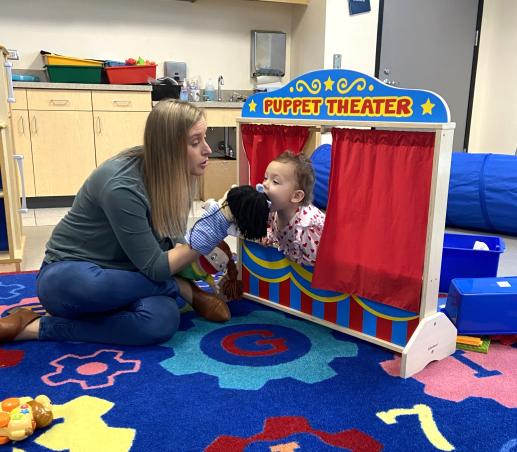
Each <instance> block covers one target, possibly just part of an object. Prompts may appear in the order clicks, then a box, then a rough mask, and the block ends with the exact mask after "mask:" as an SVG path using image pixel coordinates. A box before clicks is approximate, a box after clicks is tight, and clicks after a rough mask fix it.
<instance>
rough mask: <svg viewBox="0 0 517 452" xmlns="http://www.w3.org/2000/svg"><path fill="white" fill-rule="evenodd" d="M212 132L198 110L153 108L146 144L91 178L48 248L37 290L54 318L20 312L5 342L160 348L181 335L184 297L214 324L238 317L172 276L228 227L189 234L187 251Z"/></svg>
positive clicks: (1, 324) (4, 331)
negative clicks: (191, 216) (208, 134)
mask: <svg viewBox="0 0 517 452" xmlns="http://www.w3.org/2000/svg"><path fill="white" fill-rule="evenodd" d="M206 129H207V125H206V121H205V117H204V113H203V112H202V110H200V109H198V108H196V107H194V106H193V105H191V104H188V103H183V102H176V101H173V100H165V101H162V102H160V103H159V104H157V105H156V106H155V107H154V108H153V110H152V111H151V113H150V114H149V117H148V119H147V123H146V126H145V133H144V144H143V146H139V147H135V148H132V149H129V150H126V151H123V152H121V153H120V154H118V155H117V156H116V157H114V158H112V159H110V160H108V161H107V162H105V163H104V164H102V165H101V166H100V167H98V168H97V169H96V170H95V171H94V172H93V173H92V174H91V175H90V177H89V178H88V179H87V180H86V182H85V183H84V185H83V186H82V187H81V189H80V190H79V193H78V194H77V196H76V198H75V200H74V203H73V206H72V208H71V209H70V211H69V213H68V214H67V215H66V216H65V217H64V218H63V219H62V220H61V222H60V223H59V224H58V225H57V226H56V228H55V229H54V231H53V233H52V236H51V237H50V240H49V242H48V243H47V247H46V252H45V258H44V261H43V265H42V267H41V270H40V272H39V274H38V279H37V291H38V296H39V299H40V302H41V304H42V305H43V306H44V307H45V309H46V310H47V312H48V313H49V314H50V316H44V317H40V316H39V315H37V314H36V313H34V312H32V311H29V310H26V309H20V310H18V311H16V312H15V313H13V314H11V315H10V316H8V317H5V318H3V319H0V343H1V342H6V341H9V340H27V339H41V340H54V341H61V340H65V341H83V342H103V343H112V344H122V345H148V344H155V343H160V342H163V341H166V340H167V339H169V338H170V337H171V336H172V335H173V334H174V333H175V331H176V330H177V328H178V325H179V310H178V306H177V304H176V299H177V298H178V297H179V296H181V297H182V298H184V299H185V300H187V301H189V302H191V304H192V306H193V308H194V310H195V311H196V312H197V313H198V314H199V315H201V316H203V317H205V318H207V319H208V320H212V321H219V322H222V321H226V320H228V319H229V318H230V311H229V309H228V307H227V305H226V303H224V301H223V300H222V299H220V298H218V297H217V296H215V295H213V294H209V293H206V292H203V291H202V290H201V289H199V288H198V287H197V286H196V285H195V284H194V283H190V282H187V281H186V280H184V279H182V278H179V277H175V276H172V275H174V274H175V273H177V272H178V271H179V270H181V269H182V268H183V267H185V266H186V265H187V264H189V263H191V262H192V261H193V260H195V259H196V258H198V257H199V256H200V254H204V253H205V252H206V250H207V249H212V248H214V247H215V246H216V245H217V244H218V243H219V242H220V241H221V240H223V239H224V237H225V236H226V230H227V227H228V226H229V222H228V221H227V219H226V218H225V217H223V216H222V213H220V212H218V213H217V214H216V216H215V217H214V218H215V219H216V220H217V221H218V226H219V227H218V228H216V229H215V230H214V231H212V233H211V234H210V235H209V237H204V236H203V237H201V238H198V237H196V236H195V234H194V233H193V232H191V234H190V237H189V239H190V240H189V243H190V246H188V245H186V244H185V239H184V236H185V232H186V228H187V219H188V214H189V211H190V208H191V206H192V201H193V189H194V186H195V180H196V177H197V176H202V175H203V173H204V172H205V169H206V167H207V164H208V156H209V155H210V154H211V152H212V151H211V149H210V147H209V146H208V144H207V142H206V140H205V138H206V137H205V135H206ZM217 215H219V217H217ZM198 242H200V243H202V245H200V246H198V247H196V246H195V244H196V243H198Z"/></svg>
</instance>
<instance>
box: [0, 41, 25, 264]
mask: <svg viewBox="0 0 517 452" xmlns="http://www.w3.org/2000/svg"><path fill="white" fill-rule="evenodd" d="M6 56H7V50H6V49H5V48H4V47H3V46H2V45H1V44H0V184H1V185H0V264H15V266H16V270H20V263H21V260H22V256H23V246H24V237H23V235H22V221H21V216H20V197H19V194H18V183H17V180H16V177H17V175H16V174H17V171H18V170H17V168H16V163H15V161H14V158H13V155H14V143H13V133H12V131H13V123H12V117H11V108H10V105H9V103H8V102H9V100H8V99H10V98H12V97H13V96H12V92H11V88H12V84H11V83H12V82H11V77H10V74H9V73H8V72H7V70H6V66H5V64H6Z"/></svg>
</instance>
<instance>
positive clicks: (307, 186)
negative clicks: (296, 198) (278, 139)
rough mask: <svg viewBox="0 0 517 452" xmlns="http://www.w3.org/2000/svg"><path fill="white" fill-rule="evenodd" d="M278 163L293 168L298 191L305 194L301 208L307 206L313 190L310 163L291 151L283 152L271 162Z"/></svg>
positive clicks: (301, 155) (312, 171)
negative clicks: (286, 164) (288, 164)
mask: <svg viewBox="0 0 517 452" xmlns="http://www.w3.org/2000/svg"><path fill="white" fill-rule="evenodd" d="M273 161H274V162H279V163H290V164H291V165H293V168H294V177H295V178H296V183H297V185H298V187H297V188H298V189H299V190H302V191H303V192H304V194H305V196H304V197H303V200H302V205H303V206H308V205H309V204H310V203H311V202H312V191H313V190H314V169H313V168H312V163H311V161H310V160H309V159H308V158H307V157H306V156H305V155H304V154H303V152H300V153H299V154H295V153H294V152H292V151H289V150H288V151H284V152H282V153H281V154H280V155H279V156H278V157H277V158H275V159H274V160H273Z"/></svg>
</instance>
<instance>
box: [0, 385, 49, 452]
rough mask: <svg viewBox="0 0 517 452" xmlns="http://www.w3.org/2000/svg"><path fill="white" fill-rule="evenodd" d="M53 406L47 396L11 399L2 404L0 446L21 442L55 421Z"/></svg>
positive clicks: (0, 409)
mask: <svg viewBox="0 0 517 452" xmlns="http://www.w3.org/2000/svg"><path fill="white" fill-rule="evenodd" d="M53 419H54V417H53V415H52V404H51V403H50V399H49V398H48V397H47V396H45V395H39V396H38V397H36V398H35V399H32V398H31V397H10V398H8V399H5V400H2V402H1V403H0V445H2V444H6V443H8V442H9V441H21V440H24V439H26V438H28V437H29V436H31V435H32V434H33V433H34V430H36V429H37V428H43V427H46V426H47V425H49V424H50V423H51V422H52V421H53Z"/></svg>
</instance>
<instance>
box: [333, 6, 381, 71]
mask: <svg viewBox="0 0 517 452" xmlns="http://www.w3.org/2000/svg"><path fill="white" fill-rule="evenodd" d="M370 8H371V11H370V12H368V13H362V14H355V15H353V16H351V15H350V13H349V9H348V0H327V10H326V27H325V55H324V66H325V68H332V65H333V56H334V54H336V53H337V54H341V67H342V68H343V69H353V70H355V71H359V72H363V73H365V74H368V75H371V76H372V77H373V76H375V51H376V46H377V23H378V19H379V0H370Z"/></svg>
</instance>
